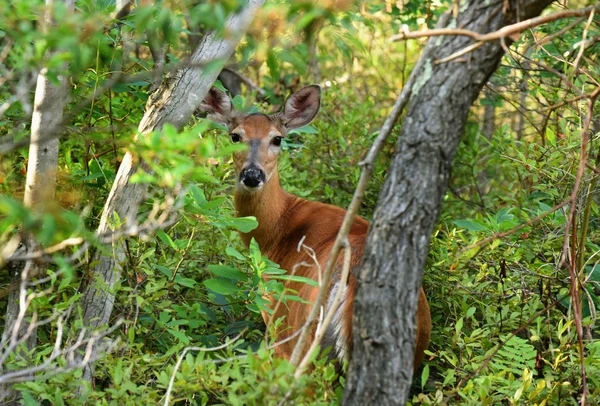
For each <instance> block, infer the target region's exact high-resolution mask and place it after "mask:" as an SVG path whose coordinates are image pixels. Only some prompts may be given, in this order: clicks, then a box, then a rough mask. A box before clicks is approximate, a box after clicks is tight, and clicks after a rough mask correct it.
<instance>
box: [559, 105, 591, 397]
mask: <svg viewBox="0 0 600 406" xmlns="http://www.w3.org/2000/svg"><path fill="white" fill-rule="evenodd" d="M597 96H598V95H597V94H596V96H595V97H591V98H590V99H589V102H588V114H587V118H586V120H585V124H584V128H583V132H582V135H581V154H580V161H579V167H578V169H577V176H576V178H575V185H574V186H573V192H572V193H571V197H570V199H569V203H570V205H571V207H570V210H569V217H568V218H567V224H566V226H565V241H564V243H563V250H562V253H563V255H562V259H561V264H562V263H564V262H565V261H566V258H567V254H568V251H569V231H570V230H571V227H573V225H574V224H575V221H576V219H575V215H576V199H577V194H578V193H579V186H580V185H581V179H582V177H583V171H584V168H585V165H586V163H587V143H588V135H589V129H590V124H591V122H592V117H593V112H594V104H595V102H596V97H597ZM568 268H569V273H570V276H571V291H570V293H571V303H572V304H573V316H574V319H575V326H576V329H577V341H578V344H579V357H580V361H581V379H582V389H581V392H582V394H581V404H582V405H585V404H586V402H587V375H586V370H585V353H584V348H583V326H582V320H581V319H582V315H581V303H580V301H579V284H578V277H577V276H578V275H577V259H576V257H575V256H573V257H572V258H571V263H570V264H569V267H568Z"/></svg>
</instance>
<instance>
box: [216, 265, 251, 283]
mask: <svg viewBox="0 0 600 406" xmlns="http://www.w3.org/2000/svg"><path fill="white" fill-rule="evenodd" d="M208 270H209V271H210V272H211V273H212V274H213V275H215V276H220V277H222V278H229V279H239V280H247V279H248V276H247V275H246V274H245V273H243V272H241V271H238V270H237V269H236V268H234V267H231V266H226V265H209V266H208Z"/></svg>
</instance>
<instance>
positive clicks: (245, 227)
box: [229, 216, 258, 233]
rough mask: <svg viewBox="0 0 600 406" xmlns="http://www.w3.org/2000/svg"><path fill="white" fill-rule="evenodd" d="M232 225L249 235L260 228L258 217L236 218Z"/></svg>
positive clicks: (233, 219)
mask: <svg viewBox="0 0 600 406" xmlns="http://www.w3.org/2000/svg"><path fill="white" fill-rule="evenodd" d="M229 223H230V225H231V226H232V227H233V228H235V229H236V230H238V231H241V232H242V233H249V232H250V231H252V230H254V229H255V228H256V227H258V221H256V217H252V216H250V217H234V218H232V219H231V220H230V222H229Z"/></svg>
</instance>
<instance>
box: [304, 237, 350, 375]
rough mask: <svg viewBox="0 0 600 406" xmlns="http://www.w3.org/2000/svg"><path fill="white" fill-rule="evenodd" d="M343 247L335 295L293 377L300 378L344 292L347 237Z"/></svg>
mask: <svg viewBox="0 0 600 406" xmlns="http://www.w3.org/2000/svg"><path fill="white" fill-rule="evenodd" d="M343 249H344V251H345V253H344V268H343V269H342V275H341V277H340V281H339V282H338V283H339V285H338V288H337V291H336V294H335V297H334V299H333V302H332V303H331V305H330V307H329V309H328V310H327V315H326V316H325V319H324V320H323V322H322V323H321V325H319V326H318V329H317V334H316V335H315V338H314V340H313V341H312V343H311V345H310V347H309V348H308V351H307V352H306V354H305V355H304V358H303V359H302V361H301V362H300V364H299V365H298V368H297V369H296V372H295V373H294V378H295V379H298V378H300V376H301V375H302V374H303V373H304V370H305V369H306V367H307V365H308V363H309V362H310V359H311V357H312V354H313V352H314V351H315V349H316V348H317V347H318V346H319V345H320V344H321V340H322V339H323V336H324V335H325V332H326V331H327V327H329V324H331V320H332V319H333V316H334V315H335V313H336V312H337V310H338V308H339V305H340V299H341V297H342V294H343V292H344V288H345V287H346V284H347V282H348V275H349V274H350V259H351V255H352V247H351V246H350V242H349V241H348V239H346V241H345V244H344V247H343Z"/></svg>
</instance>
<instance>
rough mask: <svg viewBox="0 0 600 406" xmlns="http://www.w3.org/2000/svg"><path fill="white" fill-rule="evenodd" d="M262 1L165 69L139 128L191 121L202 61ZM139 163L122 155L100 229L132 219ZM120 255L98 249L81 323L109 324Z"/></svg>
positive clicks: (226, 50)
mask: <svg viewBox="0 0 600 406" xmlns="http://www.w3.org/2000/svg"><path fill="white" fill-rule="evenodd" d="M263 2H264V0H249V1H248V4H247V6H245V7H244V8H243V9H242V10H241V11H240V13H238V14H236V15H233V16H231V17H230V18H229V19H228V20H227V24H226V26H227V28H226V29H225V32H227V37H226V38H221V37H218V36H217V35H216V34H215V33H214V32H211V33H209V34H207V35H206V36H204V37H203V39H202V41H201V42H200V44H199V45H198V47H197V48H196V50H195V51H194V52H193V53H192V56H191V58H190V61H189V62H190V66H188V67H186V68H184V69H181V70H177V71H174V72H171V73H169V75H167V77H166V78H165V79H164V81H163V83H162V85H161V86H160V87H159V89H157V91H156V92H154V93H153V94H151V95H150V98H149V100H148V104H147V105H146V112H145V114H144V117H143V118H142V120H141V122H140V125H139V127H138V130H139V132H140V133H142V134H146V133H149V132H151V131H154V130H158V129H160V128H162V126H163V125H164V124H166V123H169V124H171V125H173V126H175V127H177V128H181V127H183V126H184V125H185V124H186V123H187V122H188V121H189V119H190V117H191V115H192V113H193V112H194V111H195V110H196V109H197V108H198V107H199V106H200V103H201V102H202V100H203V99H204V96H205V95H206V94H207V93H208V90H209V89H210V87H211V86H212V84H213V82H214V81H215V79H216V78H217V75H218V74H219V71H220V70H219V69H214V68H213V69H211V70H210V71H207V70H205V69H204V66H205V65H206V64H207V63H209V62H213V61H217V60H219V61H222V62H223V64H224V63H225V62H226V61H227V60H228V59H229V57H230V56H231V54H232V53H233V52H234V50H235V47H236V45H237V44H238V42H239V41H240V39H241V37H242V36H243V35H244V33H245V32H246V30H247V29H248V26H249V25H250V23H251V22H252V19H253V17H254V14H255V13H256V11H257V10H258V8H259V7H260V6H261V5H262V3H263ZM139 165H140V164H139V163H136V162H134V157H133V155H131V153H129V152H128V153H127V154H126V155H125V157H124V158H123V162H122V163H121V166H120V167H119V171H118V173H117V176H116V179H115V182H114V184H113V187H112V189H111V191H110V194H109V197H108V200H107V201H106V204H105V205H104V210H103V212H102V217H101V220H100V225H99V227H98V234H99V235H104V234H108V233H110V231H111V226H112V225H113V224H112V221H113V220H112V219H113V218H114V214H117V215H118V218H119V219H120V220H121V223H122V224H123V226H124V227H127V226H130V225H134V224H135V221H136V216H137V214H138V210H139V207H140V204H141V203H142V201H143V199H144V196H145V195H146V192H147V189H148V185H147V184H141V183H137V184H133V183H130V177H131V175H133V174H134V173H135V172H136V171H137V170H138V168H139V167H140V166H139ZM142 168H143V165H142ZM124 260H125V250H124V245H123V243H122V241H116V242H114V243H113V245H112V255H102V254H101V255H100V256H99V258H98V264H97V265H96V267H95V268H94V269H93V270H91V272H90V276H89V278H88V284H87V286H86V288H85V290H84V294H83V298H82V302H81V306H82V308H83V318H84V324H85V325H86V326H88V327H89V328H91V329H94V328H99V327H102V326H106V325H108V322H109V319H110V316H111V313H112V310H113V306H114V300H115V292H114V286H115V283H116V282H117V281H118V280H119V279H120V278H121V272H122V271H123V263H124ZM91 378H92V372H91V369H90V368H86V369H85V371H84V379H86V380H87V381H91Z"/></svg>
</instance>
